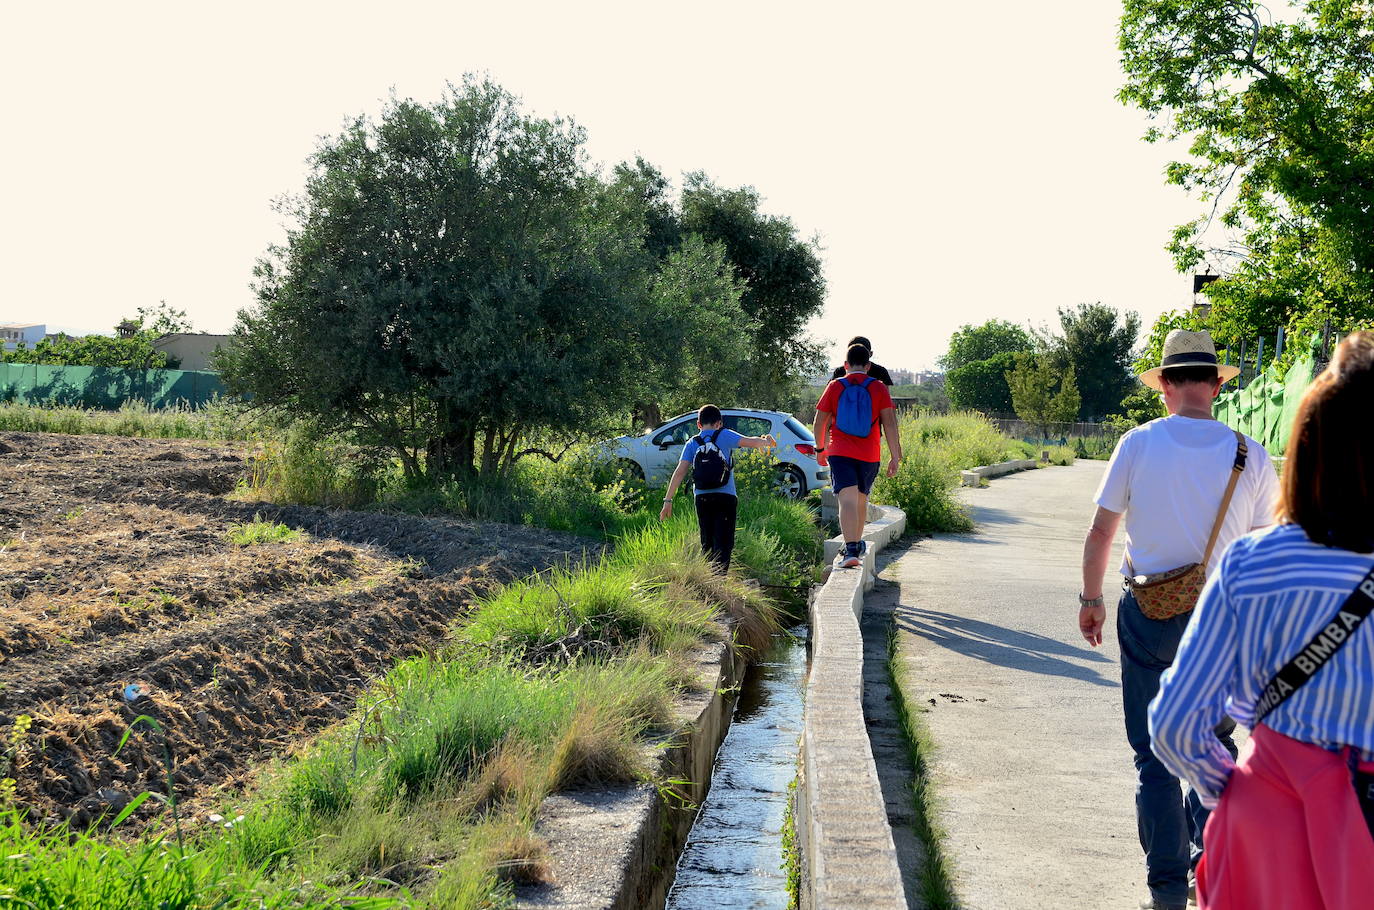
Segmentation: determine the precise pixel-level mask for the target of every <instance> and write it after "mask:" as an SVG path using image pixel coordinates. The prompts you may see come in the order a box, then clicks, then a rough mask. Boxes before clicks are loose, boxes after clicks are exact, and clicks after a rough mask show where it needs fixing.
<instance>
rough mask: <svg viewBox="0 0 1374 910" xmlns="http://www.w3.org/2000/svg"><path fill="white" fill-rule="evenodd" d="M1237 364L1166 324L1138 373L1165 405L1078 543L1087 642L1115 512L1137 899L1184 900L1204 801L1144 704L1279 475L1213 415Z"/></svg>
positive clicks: (1267, 515) (1119, 452)
mask: <svg viewBox="0 0 1374 910" xmlns="http://www.w3.org/2000/svg"><path fill="white" fill-rule="evenodd" d="M1239 372H1240V371H1239V370H1238V369H1236V368H1235V367H1233V366H1227V365H1225V364H1219V363H1218V362H1217V352H1216V348H1215V347H1214V346H1213V344H1212V337H1211V336H1210V335H1209V334H1208V333H1206V332H1188V331H1184V330H1183V329H1175V330H1174V331H1172V332H1170V333H1169V337H1168V338H1166V339H1165V341H1164V356H1163V363H1162V365H1161V366H1159V367H1155V368H1154V369H1152V370H1146V371H1145V372H1144V373H1142V374H1141V376H1140V380H1141V382H1143V383H1145V384H1146V385H1147V386H1149V387H1150V388H1152V389H1156V390H1157V391H1159V392H1160V395H1161V397H1162V398H1163V399H1164V408H1165V410H1166V411H1168V413H1169V416H1168V417H1161V418H1159V419H1157V420H1152V421H1150V422H1149V423H1147V424H1145V425H1143V426H1139V427H1136V428H1135V429H1134V430H1131V431H1130V432H1129V433H1127V434H1126V435H1125V436H1122V437H1121V441H1120V442H1118V443H1117V445H1116V451H1115V452H1113V453H1112V460H1111V462H1110V463H1109V464H1108V465H1107V473H1106V474H1105V475H1103V478H1102V485H1101V487H1100V488H1099V489H1098V491H1097V496H1096V502H1097V512H1096V514H1095V515H1094V516H1093V523H1092V527H1091V528H1090V529H1089V530H1088V535H1087V539H1086V540H1085V541H1084V543H1083V592H1082V593H1081V594H1079V595H1078V604H1079V610H1078V629H1079V632H1081V633H1082V635H1083V638H1084V639H1085V640H1086V641H1087V642H1088V644H1090V645H1092V646H1093V647H1097V646H1098V645H1099V644H1101V643H1102V627H1103V626H1104V625H1105V623H1106V619H1107V610H1106V607H1105V606H1104V605H1103V598H1102V587H1103V585H1102V576H1103V574H1104V573H1105V572H1106V569H1107V560H1108V558H1109V556H1110V554H1111V548H1112V538H1113V537H1114V536H1115V535H1116V529H1117V526H1118V525H1120V524H1121V522H1122V519H1123V517H1124V519H1125V524H1126V558H1125V561H1124V562H1123V564H1122V566H1121V569H1120V571H1121V574H1122V575H1124V576H1126V585H1125V592H1124V593H1123V594H1122V595H1121V600H1120V602H1119V603H1118V605H1117V609H1116V635H1117V641H1118V643H1119V644H1120V646H1121V697H1122V703H1123V704H1122V706H1123V709H1124V711H1125V718H1126V738H1127V740H1128V741H1129V742H1130V745H1131V749H1132V751H1134V753H1135V768H1136V791H1135V808H1136V824H1137V827H1138V829H1139V831H1138V833H1139V835H1140V846H1141V847H1142V848H1143V849H1144V851H1145V879H1146V884H1147V885H1148V886H1149V889H1150V897H1149V899H1148V900H1146V901H1145V902H1144V903H1143V904H1141V907H1143V908H1151V910H1184V908H1185V907H1186V906H1187V901H1188V897H1189V891H1190V881H1189V880H1190V878H1191V877H1192V870H1194V869H1196V868H1197V862H1198V860H1199V859H1200V858H1201V856H1202V829H1203V826H1204V825H1205V824H1206V822H1207V815H1208V811H1207V809H1206V808H1204V807H1203V805H1202V803H1201V801H1200V799H1199V798H1198V796H1197V794H1196V793H1194V792H1192V791H1191V790H1189V791H1188V795H1187V797H1186V798H1185V797H1184V795H1183V793H1182V791H1181V789H1180V785H1179V780H1178V778H1176V777H1174V776H1173V774H1171V773H1170V772H1169V770H1168V769H1167V768H1166V767H1165V766H1164V764H1163V763H1162V762H1161V761H1160V760H1159V759H1158V758H1157V757H1156V756H1155V754H1154V752H1153V751H1152V750H1151V748H1150V730H1149V719H1148V714H1147V709H1148V707H1149V705H1150V700H1151V699H1153V698H1154V697H1155V694H1156V693H1158V692H1159V679H1160V677H1161V676H1162V675H1163V674H1164V671H1165V670H1167V669H1168V668H1169V666H1170V665H1171V664H1172V663H1173V662H1174V655H1175V653H1176V652H1177V651H1178V647H1179V643H1180V641H1182V639H1183V634H1184V631H1185V630H1186V629H1187V628H1188V620H1189V618H1190V617H1191V616H1192V608H1193V605H1194V603H1195V602H1196V589H1198V588H1200V587H1201V578H1203V577H1205V576H1207V575H1210V574H1211V570H1212V567H1213V566H1215V565H1216V563H1217V562H1219V561H1220V559H1221V555H1222V553H1224V552H1225V551H1226V547H1227V546H1228V545H1230V543H1231V542H1232V541H1233V540H1235V539H1236V538H1237V537H1240V536H1241V535H1242V534H1246V533H1248V532H1249V531H1251V530H1253V529H1255V528H1262V527H1266V526H1268V525H1271V524H1273V523H1274V500H1275V496H1276V494H1277V492H1278V480H1277V478H1276V476H1275V474H1274V468H1273V467H1272V465H1270V463H1269V456H1268V455H1267V454H1266V453H1265V451H1264V449H1263V448H1261V447H1260V444H1259V443H1257V442H1255V441H1254V440H1253V439H1250V438H1249V437H1243V436H1241V434H1239V433H1237V432H1235V431H1234V430H1232V429H1231V428H1230V427H1227V426H1226V425H1225V424H1223V423H1221V422H1220V421H1218V420H1216V419H1215V418H1213V417H1212V400H1213V399H1214V398H1216V396H1217V393H1218V392H1219V391H1220V390H1221V385H1222V383H1223V382H1226V381H1227V380H1229V379H1233V378H1235V376H1236V374H1237V373H1239ZM1185 572H1186V573H1189V575H1180V573H1185ZM1161 576H1163V577H1161ZM1169 577H1173V579H1174V580H1173V581H1169V580H1168V579H1169ZM1181 577H1184V578H1186V577H1191V578H1192V582H1191V583H1190V585H1189V586H1188V587H1184V588H1180V587H1179V585H1180V582H1179V580H1178V579H1179V578H1181ZM1235 726H1236V725H1235V722H1234V721H1232V720H1230V719H1229V718H1228V719H1226V720H1225V721H1223V722H1222V724H1221V725H1219V726H1218V727H1217V729H1216V734H1217V736H1218V738H1219V739H1220V742H1219V743H1218V744H1217V748H1221V747H1222V746H1225V748H1226V749H1227V751H1229V752H1230V753H1231V755H1232V756H1233V757H1234V756H1235V754H1236V747H1235V743H1234V742H1233V741H1232V739H1231V733H1232V731H1233V730H1234V729H1235Z"/></svg>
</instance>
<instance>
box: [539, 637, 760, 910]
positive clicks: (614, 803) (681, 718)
mask: <svg viewBox="0 0 1374 910" xmlns="http://www.w3.org/2000/svg"><path fill="white" fill-rule="evenodd" d="M695 660H696V665H697V673H698V678H699V679H700V681H701V687H700V691H699V692H697V693H695V694H693V695H689V696H687V697H686V698H684V699H683V701H682V702H681V703H679V704H678V705H677V706H676V707H675V714H676V721H677V727H678V729H677V732H675V733H674V734H672V735H671V736H669V737H667V738H665V739H664V740H663V741H661V742H658V743H654V744H651V745H650V746H648V747H646V750H645V751H646V757H647V758H648V759H649V764H650V767H652V768H653V770H654V777H655V779H657V780H671V781H676V782H677V783H676V784H675V785H674V792H675V794H676V796H675V797H674V798H671V799H665V796H664V794H661V793H660V792H659V791H658V790H657V789H656V788H655V787H654V786H653V785H652V784H648V783H642V784H638V785H635V786H627V787H607V788H598V789H590V790H577V791H569V792H560V793H554V794H552V795H550V796H548V797H546V798H545V800H544V802H543V803H542V804H541V805H540V807H539V821H538V823H537V825H536V832H537V833H538V834H539V836H540V837H542V838H544V839H545V840H546V841H547V842H548V844H549V855H548V860H549V873H550V875H549V878H550V880H549V881H548V882H547V883H545V884H541V885H524V886H521V887H520V888H519V889H518V890H517V893H516V901H515V906H516V907H517V908H518V910H649V908H654V907H662V906H663V903H664V900H665V898H666V897H667V895H668V888H669V887H670V886H671V885H672V882H673V870H674V867H675V865H676V863H677V858H678V856H679V855H681V853H682V848H683V846H684V845H685V844H686V843H687V834H688V832H689V831H690V830H691V828H692V822H693V821H694V820H695V819H696V806H697V805H699V804H700V803H701V802H702V801H703V800H704V799H705V798H706V792H707V790H708V788H709V787H710V785H711V768H712V765H713V764H714V763H715V759H716V750H717V749H719V748H720V744H721V741H722V740H723V739H725V733H726V731H727V730H728V729H729V727H730V719H731V715H732V714H733V712H734V708H735V699H736V696H737V693H738V688H739V684H740V681H741V680H742V679H743V678H744V669H745V661H744V657H743V655H742V654H741V653H740V652H739V651H738V650H737V649H736V648H734V647H732V646H731V645H730V644H729V643H728V642H716V643H713V644H710V645H707V646H705V647H703V648H702V649H700V650H699V651H698V652H697V653H696V655H695Z"/></svg>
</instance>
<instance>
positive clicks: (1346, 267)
mask: <svg viewBox="0 0 1374 910" xmlns="http://www.w3.org/2000/svg"><path fill="white" fill-rule="evenodd" d="M1293 6H1294V10H1293V12H1294V13H1295V14H1296V15H1295V16H1292V17H1289V18H1290V19H1291V21H1277V20H1275V19H1274V18H1273V17H1272V16H1271V15H1270V14H1269V13H1268V11H1267V10H1266V8H1265V7H1264V6H1262V5H1261V4H1260V3H1257V2H1254V0H1225V2H1223V0H1125V5H1124V12H1123V15H1122V19H1121V31H1120V46H1121V52H1122V65H1123V68H1124V71H1125V74H1126V83H1125V86H1124V87H1123V88H1122V90H1121V92H1120V98H1121V99H1122V100H1123V101H1124V102H1126V103H1128V104H1133V105H1135V106H1137V107H1139V108H1141V109H1143V110H1145V111H1147V112H1149V113H1150V114H1151V116H1152V117H1153V118H1157V119H1158V120H1159V121H1160V122H1161V123H1162V124H1163V125H1162V126H1158V127H1152V128H1151V129H1150V130H1149V131H1148V132H1147V134H1146V138H1147V139H1148V140H1150V141H1159V140H1175V139H1178V140H1185V141H1187V143H1188V146H1187V148H1188V155H1189V157H1188V160H1185V161H1179V162H1175V163H1174V164H1172V165H1170V167H1169V168H1168V171H1167V179H1168V180H1169V182H1171V183H1174V184H1177V185H1179V186H1182V187H1184V188H1186V189H1188V190H1189V191H1192V192H1194V193H1195V194H1197V196H1198V197H1199V199H1200V201H1201V202H1202V203H1203V204H1204V206H1205V209H1204V212H1203V214H1202V215H1201V217H1199V218H1198V219H1197V220H1195V221H1192V222H1190V223H1188V224H1185V225H1182V226H1180V227H1179V228H1177V229H1176V230H1175V232H1174V235H1173V239H1172V242H1171V244H1170V248H1171V250H1172V252H1173V253H1174V256H1175V260H1176V262H1177V263H1178V266H1179V268H1180V270H1184V271H1189V270H1193V269H1196V268H1198V267H1200V266H1201V265H1202V264H1203V263H1204V262H1206V263H1208V264H1209V266H1211V267H1214V268H1217V269H1218V270H1219V272H1220V273H1221V274H1222V276H1223V278H1222V280H1220V281H1217V282H1215V283H1213V284H1211V285H1209V286H1208V288H1207V295H1208V297H1209V298H1210V299H1211V301H1212V302H1213V304H1214V307H1213V318H1212V320H1211V328H1212V330H1213V332H1214V334H1215V335H1216V336H1217V338H1218V340H1220V341H1222V342H1229V341H1238V340H1239V339H1240V338H1242V337H1254V336H1256V335H1261V334H1263V335H1268V334H1271V333H1272V332H1274V331H1275V330H1276V329H1277V328H1278V327H1279V326H1285V327H1287V329H1288V330H1289V332H1290V334H1306V333H1309V332H1310V331H1312V330H1313V329H1315V328H1316V327H1318V326H1319V325H1320V324H1321V323H1322V322H1324V321H1325V320H1327V319H1331V320H1333V323H1334V324H1335V326H1336V327H1337V329H1338V330H1349V329H1350V328H1353V327H1355V326H1357V325H1361V324H1367V323H1368V321H1369V320H1371V319H1374V245H1371V244H1370V243H1369V238H1370V237H1371V236H1374V52H1371V47H1374V10H1371V8H1370V6H1369V4H1368V3H1365V2H1357V0H1301V2H1297V3H1295V4H1293ZM1217 222H1219V224H1220V227H1221V229H1222V231H1223V233H1224V235H1225V237H1224V239H1223V240H1217V239H1215V234H1216V233H1217V232H1216V231H1212V230H1211V228H1212V227H1213V225H1214V223H1217Z"/></svg>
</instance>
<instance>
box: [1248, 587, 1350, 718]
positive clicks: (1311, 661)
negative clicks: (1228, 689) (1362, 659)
mask: <svg viewBox="0 0 1374 910" xmlns="http://www.w3.org/2000/svg"><path fill="white" fill-rule="evenodd" d="M1371 612H1374V569H1370V570H1369V574H1368V575H1366V576H1365V577H1364V578H1363V579H1361V580H1360V583H1359V584H1358V585H1356V586H1355V590H1354V591H1352V592H1350V596H1349V597H1347V598H1346V599H1345V603H1343V604H1341V608H1340V609H1339V610H1337V611H1336V615H1335V616H1334V617H1333V618H1332V620H1331V621H1330V622H1329V623H1327V624H1326V625H1324V626H1322V629H1321V631H1320V632H1318V633H1317V637H1316V638H1313V639H1312V640H1311V641H1310V642H1308V643H1307V646H1306V647H1305V648H1303V649H1302V650H1301V651H1299V652H1298V653H1297V656H1296V657H1294V658H1293V659H1292V660H1290V661H1289V662H1288V663H1286V664H1284V665H1283V668H1282V669H1281V670H1279V672H1278V673H1276V674H1274V678H1273V679H1271V680H1270V681H1269V685H1267V686H1265V687H1264V692H1263V693H1262V694H1261V695H1260V699H1259V701H1258V702H1256V703H1255V723H1257V724H1258V723H1259V722H1260V721H1262V720H1264V718H1265V717H1266V716H1268V714H1269V712H1270V711H1273V710H1274V709H1275V708H1277V707H1278V706H1279V705H1281V704H1283V703H1284V702H1286V701H1287V700H1288V699H1289V697H1290V696H1292V694H1293V693H1294V692H1296V691H1298V690H1299V689H1301V688H1302V687H1303V685H1304V684H1306V683H1307V681H1308V680H1310V679H1311V678H1312V677H1314V676H1316V675H1317V671H1319V670H1320V669H1321V668H1322V667H1324V666H1326V665H1327V663H1328V662H1329V661H1330V660H1331V658H1332V657H1333V656H1334V655H1335V654H1336V652H1337V651H1339V650H1340V649H1341V645H1343V644H1345V643H1346V642H1347V641H1349V640H1350V639H1351V638H1352V637H1354V635H1355V630H1356V629H1358V628H1359V627H1360V624H1361V623H1362V622H1364V621H1365V620H1366V619H1367V618H1369V614H1370V613H1371Z"/></svg>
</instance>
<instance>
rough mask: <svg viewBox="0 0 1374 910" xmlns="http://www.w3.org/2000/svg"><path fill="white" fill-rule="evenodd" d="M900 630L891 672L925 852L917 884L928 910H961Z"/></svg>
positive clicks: (891, 648)
mask: <svg viewBox="0 0 1374 910" xmlns="http://www.w3.org/2000/svg"><path fill="white" fill-rule="evenodd" d="M899 660H900V657H899V654H898V642H897V632H896V627H895V626H894V627H893V628H892V629H891V630H889V633H888V647H887V675H888V685H889V686H891V688H892V693H893V696H894V702H895V704H896V708H897V721H898V724H899V726H900V727H901V730H902V738H903V740H904V741H905V742H906V747H907V752H908V755H909V756H910V758H911V767H912V769H913V773H912V778H911V804H912V809H913V810H914V811H913V813H912V814H913V820H912V828H913V829H914V830H915V832H916V838H917V840H918V841H920V843H921V846H922V849H923V850H924V852H925V856H924V857H923V862H922V863H921V868H920V870H919V871H918V873H917V887H918V888H919V890H920V896H921V899H922V901H923V902H924V906H925V907H926V908H927V910H958V908H959V898H958V896H957V895H956V894H955V892H954V876H953V869H952V866H951V863H950V862H949V860H948V858H947V857H946V856H945V852H944V846H945V831H944V828H943V827H942V826H941V825H940V821H939V813H938V800H937V797H936V794H935V789H934V785H933V784H932V782H931V777H930V766H929V765H928V764H927V761H926V757H927V756H929V755H930V754H931V752H932V751H933V743H932V741H931V738H930V733H929V731H927V730H926V728H925V725H924V724H922V723H921V719H920V714H919V711H918V710H917V709H913V706H912V704H911V701H910V700H909V699H908V698H907V693H906V689H905V687H904V686H903V685H902V673H901V667H900V666H899Z"/></svg>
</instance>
